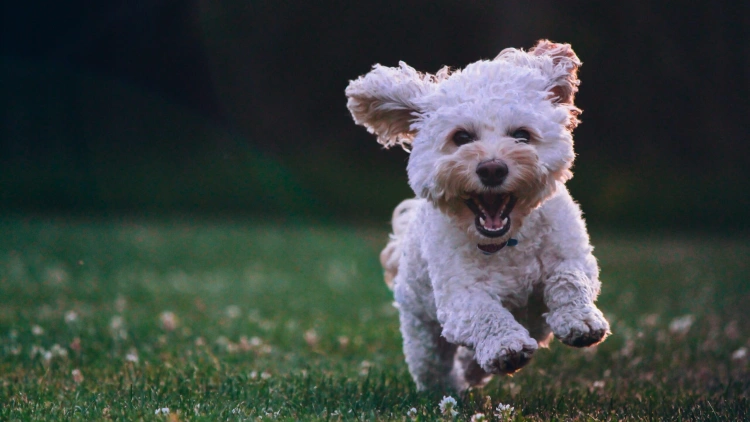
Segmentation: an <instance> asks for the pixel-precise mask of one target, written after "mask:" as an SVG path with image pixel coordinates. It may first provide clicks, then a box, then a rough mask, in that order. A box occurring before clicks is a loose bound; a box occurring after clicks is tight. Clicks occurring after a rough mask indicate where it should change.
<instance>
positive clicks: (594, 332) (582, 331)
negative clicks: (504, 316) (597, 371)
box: [544, 258, 609, 347]
mask: <svg viewBox="0 0 750 422" xmlns="http://www.w3.org/2000/svg"><path fill="white" fill-rule="evenodd" d="M592 260H593V258H592V259H591V260H588V261H592ZM589 266H591V265H590V264H589ZM566 267H568V268H567V269H564V270H557V271H555V272H554V273H552V274H551V275H550V276H549V277H548V279H547V281H546V283H545V287H544V298H545V302H546V303H547V307H548V308H549V312H548V313H547V315H546V319H547V324H549V326H550V328H551V329H552V332H553V333H554V334H555V337H557V338H558V339H560V340H561V341H562V342H563V343H565V344H567V345H569V346H574V347H586V346H591V345H593V344H596V343H599V342H601V341H602V340H604V338H605V337H606V336H607V334H609V323H608V322H607V320H606V319H605V318H604V315H603V314H602V311H600V310H599V308H597V307H596V305H594V301H595V300H596V296H597V295H598V294H599V281H598V280H596V279H592V278H591V277H589V276H588V275H587V274H586V272H585V271H583V270H577V269H575V268H570V266H567V265H566ZM589 272H592V271H589ZM593 274H596V272H593Z"/></svg>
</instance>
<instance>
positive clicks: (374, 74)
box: [346, 62, 434, 148]
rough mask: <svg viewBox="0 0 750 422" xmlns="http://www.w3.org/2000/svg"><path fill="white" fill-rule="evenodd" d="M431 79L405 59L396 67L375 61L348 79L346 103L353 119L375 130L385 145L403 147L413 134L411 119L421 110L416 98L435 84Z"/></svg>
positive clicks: (373, 131)
mask: <svg viewBox="0 0 750 422" xmlns="http://www.w3.org/2000/svg"><path fill="white" fill-rule="evenodd" d="M433 79H434V76H432V75H429V74H422V73H419V72H417V71H416V70H414V68H412V67H410V66H408V65H407V64H406V63H404V62H400V63H399V67H397V68H394V67H385V66H381V65H379V64H378V65H375V66H374V67H373V69H372V71H370V73H368V74H366V75H365V76H360V77H359V78H358V79H357V80H354V81H351V82H349V86H348V87H347V88H346V96H347V98H348V101H347V104H346V105H347V107H348V108H349V111H350V112H351V113H352V117H353V118H354V121H355V122H356V123H357V124H360V125H362V126H365V127H366V128H367V130H368V131H370V133H374V134H376V135H377V136H378V142H379V143H381V144H383V145H384V146H385V147H386V148H390V147H392V146H394V145H401V146H402V147H406V145H408V144H410V143H411V141H412V140H413V138H414V135H416V130H414V129H413V128H412V127H411V123H412V121H413V120H414V119H415V118H416V117H418V115H419V114H420V113H421V110H420V107H419V106H418V104H417V100H418V99H419V98H420V97H422V96H423V95H424V94H426V93H427V92H428V91H429V90H430V89H431V87H432V86H434V82H433Z"/></svg>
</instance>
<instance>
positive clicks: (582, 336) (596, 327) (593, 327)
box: [547, 305, 610, 347]
mask: <svg viewBox="0 0 750 422" xmlns="http://www.w3.org/2000/svg"><path fill="white" fill-rule="evenodd" d="M547 324H549V326H550V328H552V332H553V333H554V334H555V337H557V338H558V339H559V340H560V341H562V342H563V343H564V344H567V345H568V346H573V347H588V346H592V345H594V344H597V343H600V342H602V341H604V339H605V338H606V337H607V335H608V334H610V332H609V322H607V320H606V319H604V315H602V312H601V311H600V310H599V309H598V308H597V307H596V306H594V305H588V306H583V307H565V308H561V309H557V310H555V311H553V312H550V313H549V314H548V315H547Z"/></svg>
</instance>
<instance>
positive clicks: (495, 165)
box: [477, 160, 508, 187]
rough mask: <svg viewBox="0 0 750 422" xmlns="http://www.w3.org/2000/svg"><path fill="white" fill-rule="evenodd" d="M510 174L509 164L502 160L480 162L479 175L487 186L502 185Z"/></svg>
mask: <svg viewBox="0 0 750 422" xmlns="http://www.w3.org/2000/svg"><path fill="white" fill-rule="evenodd" d="M507 175H508V166H506V165H505V163H503V162H502V161H500V160H490V161H485V162H483V163H479V165H478V166H477V176H479V180H481V181H482V184H483V185H485V186H490V187H492V186H500V185H501V184H502V183H503V180H505V176H507Z"/></svg>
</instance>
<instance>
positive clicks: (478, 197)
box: [465, 192, 516, 238]
mask: <svg viewBox="0 0 750 422" xmlns="http://www.w3.org/2000/svg"><path fill="white" fill-rule="evenodd" d="M465 202H466V206H467V207H469V209H470V210H471V211H472V212H473V213H474V215H475V217H476V218H475V219H474V225H475V226H476V228H477V231H478V232H479V233H480V234H482V235H484V236H486V237H490V238H496V237H500V236H502V235H504V234H505V233H508V230H510V212H511V211H513V206H514V205H516V197H515V196H513V195H512V194H510V193H491V192H485V193H476V194H472V195H471V196H469V198H467V199H466V200H465Z"/></svg>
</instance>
